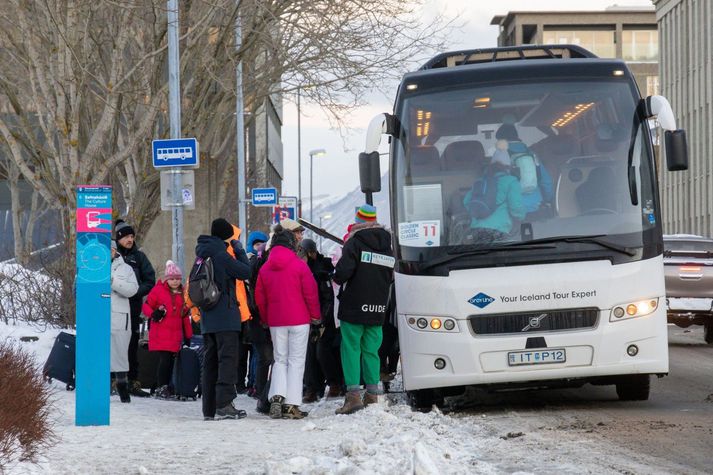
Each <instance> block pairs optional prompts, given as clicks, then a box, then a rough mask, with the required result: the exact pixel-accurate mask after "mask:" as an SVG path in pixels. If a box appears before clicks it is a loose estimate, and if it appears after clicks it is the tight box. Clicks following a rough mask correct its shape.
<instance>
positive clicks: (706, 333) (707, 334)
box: [703, 322, 713, 345]
mask: <svg viewBox="0 0 713 475" xmlns="http://www.w3.org/2000/svg"><path fill="white" fill-rule="evenodd" d="M703 339H705V340H706V343H708V344H709V345H712V344H713V322H706V324H705V325H703Z"/></svg>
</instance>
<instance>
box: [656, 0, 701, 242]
mask: <svg viewBox="0 0 713 475" xmlns="http://www.w3.org/2000/svg"><path fill="white" fill-rule="evenodd" d="M654 4H655V6H656V19H657V21H658V25H659V32H660V38H661V56H660V62H661V69H660V71H661V94H662V95H664V96H666V97H667V98H668V100H669V101H670V102H671V106H672V107H673V111H674V114H675V115H676V121H677V126H678V127H679V128H682V129H686V133H687V138H688V151H689V158H690V165H689V169H688V171H687V172H683V173H671V174H669V173H665V172H663V173H660V174H659V176H660V178H659V180H660V187H661V198H662V206H663V218H664V229H665V230H666V232H668V233H691V234H700V235H704V236H711V235H713V228H712V227H711V226H712V223H711V221H712V216H711V215H713V191H712V190H711V188H713V177H712V176H711V175H712V174H713V1H711V0H654Z"/></svg>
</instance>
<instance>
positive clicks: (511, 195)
mask: <svg viewBox="0 0 713 475" xmlns="http://www.w3.org/2000/svg"><path fill="white" fill-rule="evenodd" d="M509 170H510V157H509V156H508V154H507V152H504V151H502V150H498V151H496V152H495V153H494V154H493V158H492V159H491V161H490V165H489V166H488V167H487V168H486V169H485V171H484V174H486V175H487V174H490V176H492V177H494V178H495V180H494V181H495V183H496V192H495V202H494V203H492V204H493V210H492V213H491V214H490V215H488V216H485V217H481V218H476V217H475V216H473V217H472V219H471V223H470V227H471V228H472V229H474V230H476V231H478V232H477V233H476V241H499V240H502V239H504V238H505V237H506V236H507V235H508V234H510V232H511V231H512V230H513V224H514V220H517V221H521V220H522V219H524V218H525V213H526V212H525V206H524V204H523V202H522V191H521V189H520V182H519V181H518V179H517V178H516V177H514V176H512V175H510V173H509ZM463 204H464V205H465V207H466V209H467V210H468V211H470V212H471V213H472V206H473V189H471V190H470V191H468V193H466V195H465V197H464V198H463Z"/></svg>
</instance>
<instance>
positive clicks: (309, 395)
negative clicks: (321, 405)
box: [302, 389, 319, 404]
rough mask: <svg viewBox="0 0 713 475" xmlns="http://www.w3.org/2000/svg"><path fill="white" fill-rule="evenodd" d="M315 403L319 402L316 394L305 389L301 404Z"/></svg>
mask: <svg viewBox="0 0 713 475" xmlns="http://www.w3.org/2000/svg"><path fill="white" fill-rule="evenodd" d="M317 401H319V396H318V395H317V393H316V392H315V391H313V390H311V389H305V393H304V396H302V403H303V404H311V403H313V402H317Z"/></svg>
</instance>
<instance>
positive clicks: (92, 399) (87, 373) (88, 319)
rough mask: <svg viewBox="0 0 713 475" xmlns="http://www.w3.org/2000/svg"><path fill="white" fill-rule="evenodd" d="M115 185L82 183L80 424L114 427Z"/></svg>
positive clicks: (79, 229)
mask: <svg viewBox="0 0 713 475" xmlns="http://www.w3.org/2000/svg"><path fill="white" fill-rule="evenodd" d="M111 223H112V220H111V187H109V186H102V185H100V186H90V185H87V186H78V187H77V281H76V289H77V295H76V297H77V356H76V360H77V363H76V371H77V373H76V374H77V395H76V416H75V423H76V425H78V426H90V425H109V371H110V370H109V350H110V348H109V345H110V336H111V335H110V334H111Z"/></svg>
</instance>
